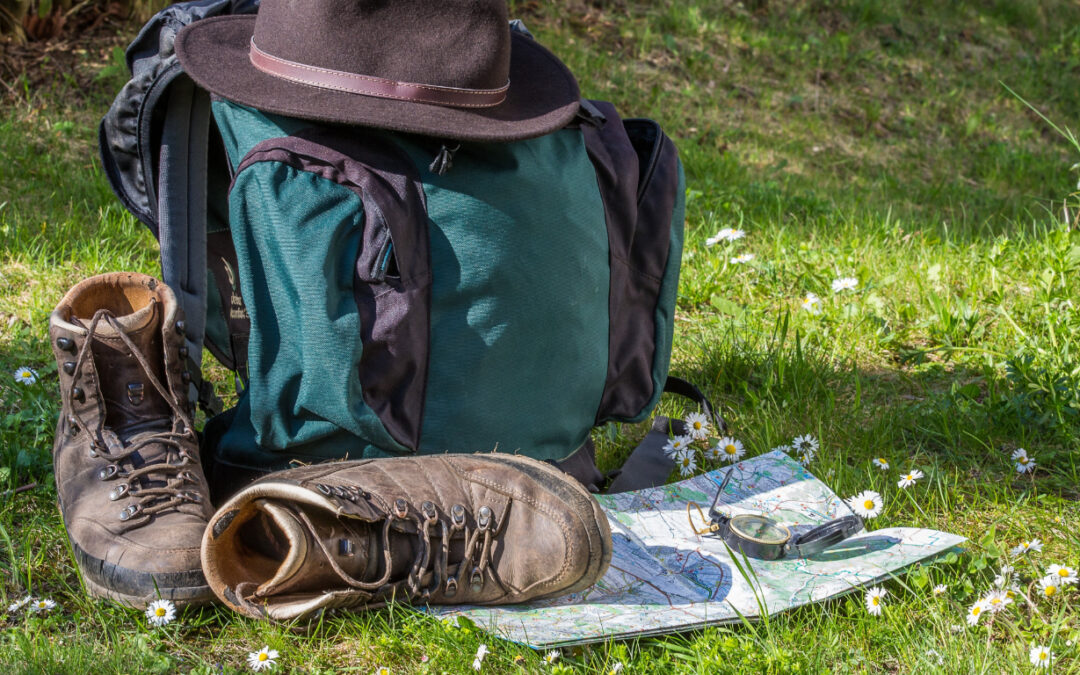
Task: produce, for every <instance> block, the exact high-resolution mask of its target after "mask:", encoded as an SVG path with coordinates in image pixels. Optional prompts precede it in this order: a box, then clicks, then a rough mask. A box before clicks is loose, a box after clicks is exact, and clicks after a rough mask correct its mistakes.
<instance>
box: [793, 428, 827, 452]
mask: <svg viewBox="0 0 1080 675" xmlns="http://www.w3.org/2000/svg"><path fill="white" fill-rule="evenodd" d="M791 447H792V448H794V449H795V452H805V453H808V454H809V455H810V456H811V457H813V456H814V455H815V454H816V453H817V451H818V448H820V447H821V444H820V443H819V442H818V439H816V438H814V437H813V436H811V435H810V434H803V435H802V436H796V437H795V440H793V441H792V442H791Z"/></svg>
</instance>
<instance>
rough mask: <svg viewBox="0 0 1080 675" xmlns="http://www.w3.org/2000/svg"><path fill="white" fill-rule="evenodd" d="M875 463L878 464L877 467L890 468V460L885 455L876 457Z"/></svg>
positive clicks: (883, 469)
mask: <svg viewBox="0 0 1080 675" xmlns="http://www.w3.org/2000/svg"><path fill="white" fill-rule="evenodd" d="M874 464H875V465H877V467H878V468H879V469H881V470H882V471H885V470H886V469H888V468H889V460H887V459H885V458H884V457H875V458H874Z"/></svg>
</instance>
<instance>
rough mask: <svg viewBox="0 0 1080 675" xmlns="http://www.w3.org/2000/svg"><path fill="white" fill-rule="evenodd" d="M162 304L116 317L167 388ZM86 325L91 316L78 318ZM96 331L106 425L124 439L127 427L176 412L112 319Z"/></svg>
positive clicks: (121, 328) (152, 303)
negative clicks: (151, 379) (122, 339)
mask: <svg viewBox="0 0 1080 675" xmlns="http://www.w3.org/2000/svg"><path fill="white" fill-rule="evenodd" d="M160 305H161V303H159V302H154V301H152V302H148V303H146V304H145V305H143V306H142V307H140V308H139V309H137V310H135V311H133V312H131V313H130V314H124V315H122V316H117V317H116V322H117V325H118V326H119V328H120V330H122V331H123V332H124V334H125V335H127V336H128V337H129V338H131V341H132V342H133V343H134V344H135V347H136V348H137V349H138V351H139V354H140V355H141V356H142V357H143V359H144V360H145V361H146V363H147V364H148V365H149V366H150V372H151V373H152V374H153V376H154V377H155V378H157V380H158V382H160V383H161V384H162V385H163V386H165V387H166V388H167V387H168V385H167V384H166V381H165V359H164V345H163V344H162V338H161V306H160ZM78 318H79V322H80V323H82V325H83V326H84V327H86V326H89V324H90V318H89V317H78ZM94 332H95V333H96V334H97V335H98V337H99V338H101V339H96V340H94V341H93V344H92V345H91V349H93V351H94V361H95V363H96V364H97V368H98V371H99V373H102V374H103V375H104V374H106V373H107V376H102V377H100V378H99V380H100V382H99V386H100V391H101V395H102V396H103V397H104V399H105V424H106V425H107V426H109V427H112V428H113V429H114V430H116V431H117V433H118V434H119V435H120V437H121V438H124V437H125V436H126V435H127V434H125V433H124V432H125V429H126V428H127V427H129V426H133V425H140V423H141V424H143V425H145V423H146V422H148V421H149V420H151V419H153V418H156V417H161V418H168V417H170V416H171V415H172V409H171V408H170V407H169V404H168V403H167V402H166V401H165V399H163V398H162V397H161V395H160V394H159V393H158V392H157V389H156V388H155V387H154V385H153V384H152V383H151V381H150V377H149V376H147V374H146V373H145V372H144V371H143V369H142V367H141V366H140V365H139V361H138V360H137V359H136V358H135V356H134V355H132V354H131V352H130V351H129V349H128V346H127V345H126V344H125V343H124V342H121V341H120V339H119V332H118V331H117V328H116V327H114V326H113V325H112V324H111V323H109V322H108V321H99V322H98V324H97V326H96V327H95V328H94Z"/></svg>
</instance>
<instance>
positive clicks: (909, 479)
mask: <svg viewBox="0 0 1080 675" xmlns="http://www.w3.org/2000/svg"><path fill="white" fill-rule="evenodd" d="M922 477H923V472H922V471H919V470H918V469H912V470H911V471H910V472H908V473H906V474H904V475H903V476H901V477H900V481H899V482H898V483H897V486H899V487H901V488H909V487H911V486H912V485H914V484H915V481H917V480H919V479H920V478H922Z"/></svg>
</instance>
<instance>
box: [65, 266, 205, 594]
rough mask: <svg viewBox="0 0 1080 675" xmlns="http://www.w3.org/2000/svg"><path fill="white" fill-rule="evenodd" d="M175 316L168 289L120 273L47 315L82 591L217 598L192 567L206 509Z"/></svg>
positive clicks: (96, 280)
mask: <svg viewBox="0 0 1080 675" xmlns="http://www.w3.org/2000/svg"><path fill="white" fill-rule="evenodd" d="M179 312H180V310H179V307H178V305H177V302H176V297H175V296H174V295H173V292H172V290H170V289H169V287H168V286H166V285H165V284H163V283H161V282H160V281H157V280H156V279H153V278H152V277H148V276H146V275H143V274H129V273H116V274H104V275H101V276H97V277H93V278H90V279H86V280H85V281H82V282H80V283H79V284H77V285H76V286H75V287H73V288H72V289H71V290H70V291H68V293H67V295H65V296H64V298H63V300H61V301H60V304H59V305H58V306H57V307H56V309H55V310H54V311H53V313H52V316H51V317H50V318H49V337H50V338H51V340H52V345H53V353H54V354H55V356H56V362H57V365H58V371H59V375H60V394H61V398H62V406H63V407H62V410H61V412H60V421H59V424H58V425H57V428H56V442H55V444H54V446H53V468H54V471H55V474H56V490H57V493H58V494H59V498H60V512H61V514H62V515H63V517H64V525H65V526H66V527H67V532H68V537H69V538H70V539H71V544H72V547H73V548H74V551H75V558H76V562H77V563H78V566H79V569H80V570H81V571H82V576H83V579H84V580H85V582H86V586H87V588H88V589H89V591H90V594H91V595H96V596H102V597H108V598H112V599H113V600H118V601H120V602H122V603H125V604H129V605H134V606H138V607H141V606H144V605H145V604H146V603H148V602H150V601H152V600H155V599H157V598H159V597H161V598H168V599H170V600H173V601H174V602H176V603H177V604H197V603H203V602H208V601H211V600H213V593H212V592H211V591H210V589H209V587H208V586H207V584H206V580H205V578H204V577H203V573H202V567H201V565H200V562H199V542H200V541H201V539H202V535H203V531H204V530H205V529H206V523H207V521H208V520H209V518H210V516H211V515H212V514H213V508H212V507H211V505H210V503H209V499H208V495H209V491H208V489H207V485H206V478H205V477H204V476H203V470H202V466H201V465H200V462H199V446H198V441H197V438H196V436H195V430H194V427H193V426H192V422H191V415H190V409H189V406H188V401H187V380H188V379H189V377H188V373H186V372H184V367H185V363H186V359H185V356H186V354H185V352H186V349H185V348H184V338H183V322H182V321H181V320H180V316H179Z"/></svg>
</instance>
